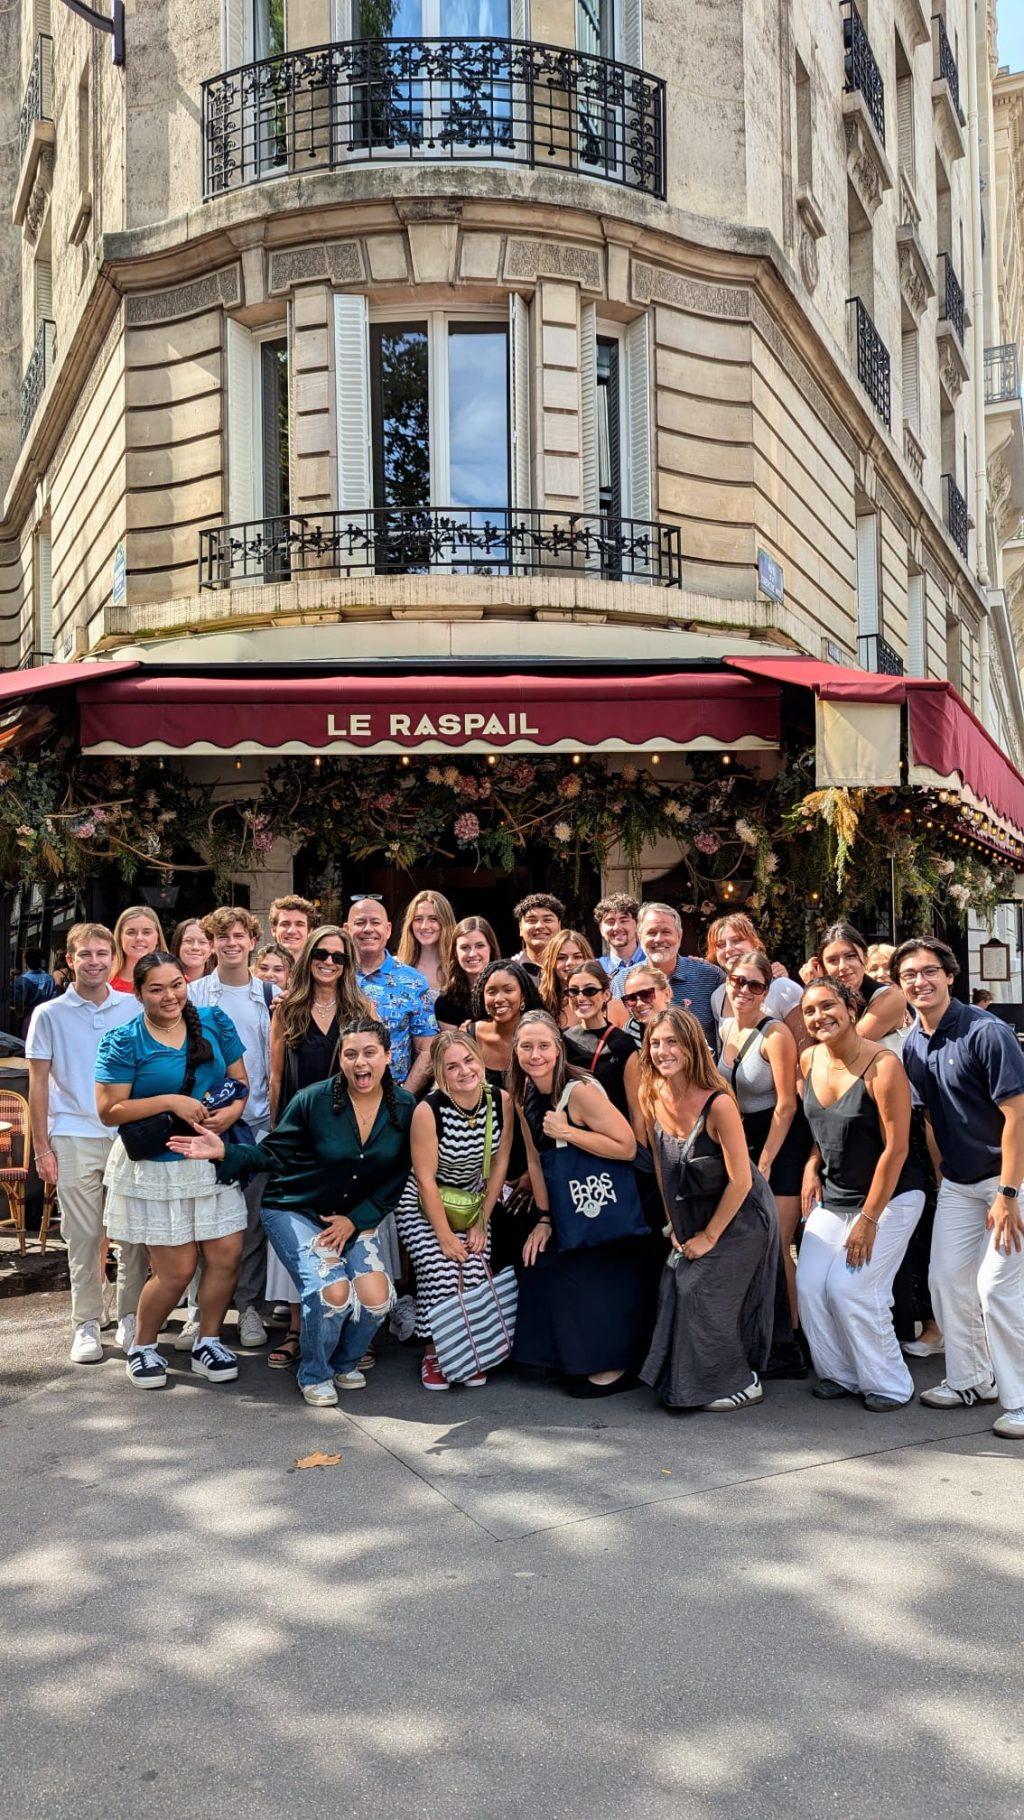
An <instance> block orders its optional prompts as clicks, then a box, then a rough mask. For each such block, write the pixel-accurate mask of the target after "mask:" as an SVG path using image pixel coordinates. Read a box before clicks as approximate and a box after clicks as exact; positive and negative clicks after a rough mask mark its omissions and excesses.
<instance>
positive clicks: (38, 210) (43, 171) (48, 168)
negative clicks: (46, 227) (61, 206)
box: [25, 145, 53, 241]
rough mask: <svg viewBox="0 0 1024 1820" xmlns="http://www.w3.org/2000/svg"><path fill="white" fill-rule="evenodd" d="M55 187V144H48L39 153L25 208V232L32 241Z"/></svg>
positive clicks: (36, 234)
mask: <svg viewBox="0 0 1024 1820" xmlns="http://www.w3.org/2000/svg"><path fill="white" fill-rule="evenodd" d="M52 189H53V146H52V145H47V146H44V147H43V150H42V151H41V152H40V154H39V162H38V164H37V165H36V174H35V179H34V181H33V184H32V190H31V194H30V195H29V199H28V204H27V206H26V209H25V232H26V234H27V235H28V238H29V239H30V240H32V241H34V240H36V239H37V237H38V234H39V230H40V228H41V227H42V225H43V216H44V215H45V213H46V205H47V203H48V202H49V200H50V192H51V190H52Z"/></svg>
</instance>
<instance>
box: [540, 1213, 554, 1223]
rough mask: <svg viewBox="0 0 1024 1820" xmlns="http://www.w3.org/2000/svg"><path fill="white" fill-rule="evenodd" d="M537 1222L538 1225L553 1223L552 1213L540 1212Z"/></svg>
mask: <svg viewBox="0 0 1024 1820" xmlns="http://www.w3.org/2000/svg"><path fill="white" fill-rule="evenodd" d="M537 1224H538V1226H550V1224H551V1215H550V1213H538V1215H537Z"/></svg>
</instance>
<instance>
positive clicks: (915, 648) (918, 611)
mask: <svg viewBox="0 0 1024 1820" xmlns="http://www.w3.org/2000/svg"><path fill="white" fill-rule="evenodd" d="M924 615H925V595H924V575H923V573H922V572H921V571H920V570H919V571H918V573H917V574H916V575H911V576H909V577H908V579H907V668H908V670H909V671H910V674H911V676H926V675H927V673H928V665H927V662H926V659H925V628H924Z"/></svg>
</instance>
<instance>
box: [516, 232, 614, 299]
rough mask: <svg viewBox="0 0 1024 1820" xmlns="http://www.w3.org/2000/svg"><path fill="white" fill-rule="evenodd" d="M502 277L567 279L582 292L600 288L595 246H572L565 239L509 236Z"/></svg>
mask: <svg viewBox="0 0 1024 1820" xmlns="http://www.w3.org/2000/svg"><path fill="white" fill-rule="evenodd" d="M504 277H505V282H506V284H523V283H527V284H528V283H531V282H534V283H535V282H536V280H537V279H538V278H569V279H572V280H574V281H575V283H577V284H578V285H580V286H581V287H582V289H583V290H585V291H599V290H600V289H601V255H600V253H599V252H598V251H597V248H596V247H589V246H573V245H571V244H570V243H569V242H567V241H560V240H513V239H512V238H511V237H510V238H509V240H508V242H507V243H506V246H505V264H504Z"/></svg>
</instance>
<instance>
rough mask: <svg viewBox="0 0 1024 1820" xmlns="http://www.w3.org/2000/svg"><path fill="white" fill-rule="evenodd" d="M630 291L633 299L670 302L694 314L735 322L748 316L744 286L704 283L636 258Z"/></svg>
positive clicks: (747, 295) (747, 296) (748, 300)
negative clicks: (723, 318)
mask: <svg viewBox="0 0 1024 1820" xmlns="http://www.w3.org/2000/svg"><path fill="white" fill-rule="evenodd" d="M631 293H632V298H633V302H634V303H644V304H647V303H671V304H675V305H676V306H677V308H679V309H681V310H692V311H693V312H694V313H695V314H696V315H701V316H724V317H727V318H729V319H730V320H732V321H734V322H746V321H748V320H749V318H750V292H749V291H748V290H747V289H746V288H745V286H743V285H731V284H729V285H726V284H703V283H702V282H701V281H700V280H699V279H697V278H684V277H683V276H682V274H681V273H679V272H666V271H665V270H664V269H663V268H662V267H661V266H659V265H645V264H644V263H643V262H642V261H641V260H638V259H634V261H633V273H632V284H631Z"/></svg>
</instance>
